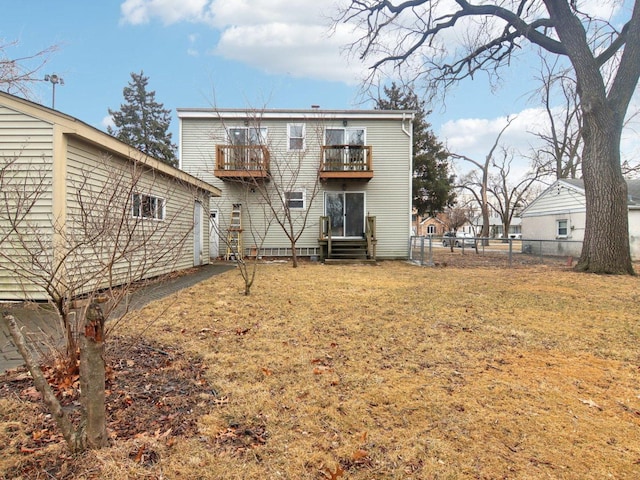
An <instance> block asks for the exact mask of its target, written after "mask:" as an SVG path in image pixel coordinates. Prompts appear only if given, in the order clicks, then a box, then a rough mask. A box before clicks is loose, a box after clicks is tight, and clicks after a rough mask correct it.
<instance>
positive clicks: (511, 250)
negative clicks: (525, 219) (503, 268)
mask: <svg viewBox="0 0 640 480" xmlns="http://www.w3.org/2000/svg"><path fill="white" fill-rule="evenodd" d="M512 260H513V238H509V268H511V266H512Z"/></svg>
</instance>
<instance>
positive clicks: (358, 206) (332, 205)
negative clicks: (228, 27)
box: [324, 192, 365, 237]
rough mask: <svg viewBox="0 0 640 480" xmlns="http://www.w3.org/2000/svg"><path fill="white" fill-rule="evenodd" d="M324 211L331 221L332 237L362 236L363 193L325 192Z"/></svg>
mask: <svg viewBox="0 0 640 480" xmlns="http://www.w3.org/2000/svg"><path fill="white" fill-rule="evenodd" d="M324 210H325V215H326V216H328V217H329V219H330V220H331V236H332V237H362V236H363V235H364V216H365V215H364V210H365V202H364V192H326V193H325V197H324Z"/></svg>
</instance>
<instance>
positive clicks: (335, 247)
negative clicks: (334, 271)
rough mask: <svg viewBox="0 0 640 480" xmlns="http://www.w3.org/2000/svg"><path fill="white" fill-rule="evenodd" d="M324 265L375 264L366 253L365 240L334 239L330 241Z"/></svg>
mask: <svg viewBox="0 0 640 480" xmlns="http://www.w3.org/2000/svg"><path fill="white" fill-rule="evenodd" d="M324 262H325V263H376V261H375V259H374V258H371V257H370V255H369V252H368V251H367V240H366V239H336V238H334V239H333V240H332V241H331V252H330V253H329V254H328V255H327V257H326V258H325V259H324Z"/></svg>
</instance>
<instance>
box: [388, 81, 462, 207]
mask: <svg viewBox="0 0 640 480" xmlns="http://www.w3.org/2000/svg"><path fill="white" fill-rule="evenodd" d="M384 94H385V96H386V97H387V98H379V99H378V100H377V101H376V109H378V110H413V111H414V112H415V117H414V119H413V191H412V195H413V207H414V208H415V209H416V212H417V214H418V215H420V216H422V215H424V214H429V215H434V214H436V213H438V212H442V211H443V210H444V209H445V208H446V207H449V206H451V205H453V203H454V201H455V193H454V192H453V181H454V177H453V175H450V174H449V163H448V162H447V159H448V157H449V153H448V152H447V150H446V149H445V148H444V146H443V145H442V143H440V142H439V141H438V139H437V138H436V136H435V134H434V133H433V131H431V124H430V123H428V122H427V120H426V119H427V116H428V115H429V114H430V113H431V112H430V111H426V110H425V107H424V101H423V100H420V99H418V97H417V95H416V94H415V93H414V92H413V91H411V90H406V91H403V90H401V89H400V88H399V87H398V86H397V85H396V84H395V83H393V84H391V87H384Z"/></svg>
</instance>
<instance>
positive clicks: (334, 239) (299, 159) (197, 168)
mask: <svg viewBox="0 0 640 480" xmlns="http://www.w3.org/2000/svg"><path fill="white" fill-rule="evenodd" d="M178 118H179V120H180V149H181V151H180V167H181V168H182V169H183V170H185V171H186V172H189V173H190V174H192V175H194V176H197V177H199V178H201V179H203V180H205V181H206V182H208V183H211V184H212V185H215V186H216V187H217V188H219V189H220V190H221V191H222V196H221V197H220V198H219V199H216V200H215V202H212V204H211V212H210V213H211V230H212V232H217V233H218V235H217V236H216V235H212V236H211V240H212V242H211V245H210V254H211V256H212V257H218V256H220V257H222V256H225V255H227V256H228V254H229V253H230V250H231V249H230V244H234V245H235V244H236V243H235V242H237V245H238V250H239V252H241V254H244V255H251V254H260V255H266V256H289V255H291V254H292V251H291V249H292V247H291V242H290V240H289V238H288V237H287V235H286V234H285V233H284V230H283V229H282V228H281V227H280V226H279V225H278V220H276V219H277V218H280V219H283V218H284V219H286V220H287V221H285V222H284V223H285V225H288V226H291V225H292V226H293V228H292V229H291V230H290V231H293V232H298V233H300V235H299V238H298V239H297V242H296V254H297V255H300V256H316V255H317V256H319V257H321V258H324V259H325V260H328V259H340V258H349V257H353V258H367V259H376V258H379V259H384V258H389V259H391V258H407V256H408V242H409V237H410V233H411V172H412V167H411V166H412V130H411V128H412V127H411V120H412V118H413V112H407V111H405V112H402V111H384V110H367V111H354V110H321V109H316V108H312V109H309V110H294V111H288V110H262V111H250V110H237V109H189V108H182V109H178ZM267 202H268V203H271V204H272V205H274V206H275V209H272V211H271V212H269V211H268V210H269V209H266V208H265V203H267ZM287 213H288V215H287ZM274 217H275V218H274ZM289 219H290V223H291V225H289ZM234 231H241V234H235V233H234ZM256 233H257V234H256Z"/></svg>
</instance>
